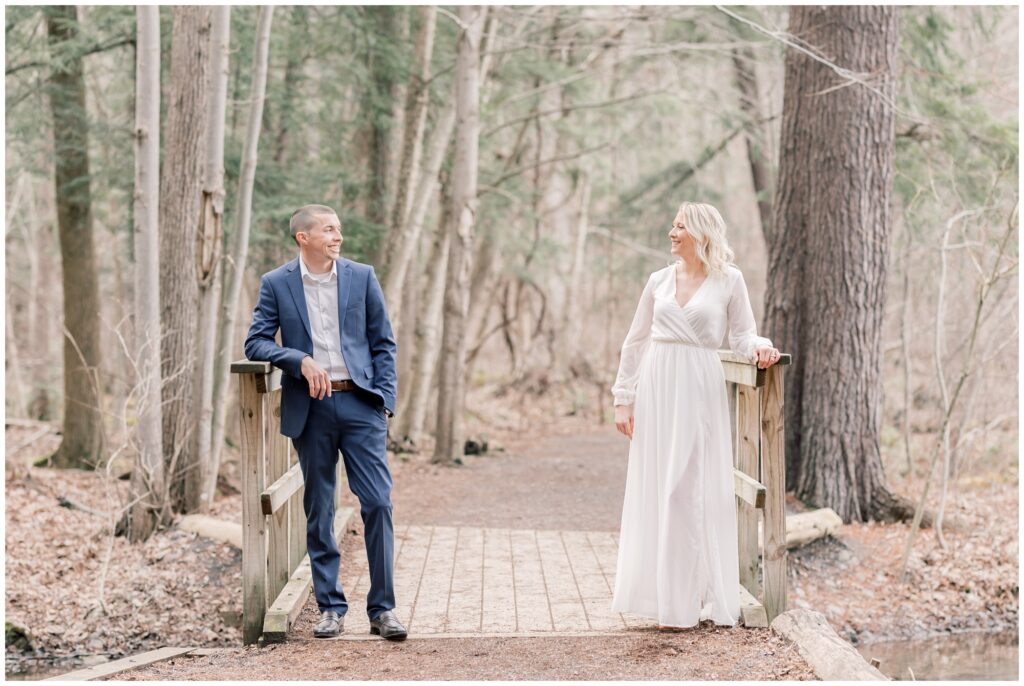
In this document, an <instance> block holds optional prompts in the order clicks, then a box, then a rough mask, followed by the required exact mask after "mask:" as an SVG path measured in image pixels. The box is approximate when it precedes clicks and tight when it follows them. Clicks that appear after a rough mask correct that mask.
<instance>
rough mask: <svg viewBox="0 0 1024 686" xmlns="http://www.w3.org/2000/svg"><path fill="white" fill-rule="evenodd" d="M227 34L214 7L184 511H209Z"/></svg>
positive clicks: (225, 8)
mask: <svg viewBox="0 0 1024 686" xmlns="http://www.w3.org/2000/svg"><path fill="white" fill-rule="evenodd" d="M230 37H231V7H230V6H229V5H217V6H215V7H214V9H213V32H212V33H211V36H210V42H211V46H210V52H211V56H210V73H209V85H208V89H209V92H208V97H209V109H208V117H209V121H208V124H207V126H208V128H207V135H206V163H205V165H204V169H203V195H202V200H201V207H200V210H199V250H198V258H199V292H200V307H199V320H200V322H202V324H201V325H200V327H199V335H200V336H201V338H200V340H199V353H198V357H199V364H197V365H196V371H197V373H198V374H199V414H198V415H197V417H196V427H197V445H196V459H197V462H198V465H199V469H198V470H196V472H195V475H194V476H192V475H190V477H189V478H188V479H186V481H185V501H186V503H187V508H188V511H190V512H192V511H194V510H197V509H198V510H200V511H201V512H209V510H210V505H211V504H212V499H211V497H209V496H208V494H207V493H206V489H205V487H204V486H205V484H206V483H207V482H208V481H209V480H210V474H211V471H212V473H213V479H214V481H216V478H217V473H216V470H215V469H214V465H213V461H212V455H211V452H212V445H211V440H212V434H213V387H214V385H215V377H214V374H215V373H216V369H215V365H214V360H215V358H216V349H217V314H218V310H219V306H220V295H221V275H222V271H223V269H222V263H221V247H222V245H223V242H224V195H225V193H224V115H225V112H226V110H227V99H228V47H229V44H230Z"/></svg>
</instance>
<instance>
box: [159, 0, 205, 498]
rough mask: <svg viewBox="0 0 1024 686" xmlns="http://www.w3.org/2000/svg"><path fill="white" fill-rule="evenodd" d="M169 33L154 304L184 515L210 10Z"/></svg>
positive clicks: (187, 11) (180, 13)
mask: <svg viewBox="0 0 1024 686" xmlns="http://www.w3.org/2000/svg"><path fill="white" fill-rule="evenodd" d="M173 14H174V21H173V27H172V30H171V84H170V89H169V95H170V101H169V102H168V104H167V120H166V124H165V128H164V131H165V133H166V145H165V153H164V166H163V170H162V174H161V178H160V301H161V306H162V310H161V324H162V326H163V336H164V338H163V350H162V351H161V354H162V356H163V365H162V367H163V380H164V387H163V398H164V416H163V436H164V452H165V454H166V458H167V465H168V470H167V476H168V479H169V480H170V488H171V497H172V500H173V503H174V507H175V509H176V510H178V511H188V510H189V509H190V508H189V503H188V502H187V501H186V497H185V495H186V492H197V491H192V490H191V489H187V488H186V485H185V484H186V481H187V480H189V479H198V478H199V465H198V461H197V452H196V444H197V441H196V440H195V435H194V433H193V432H194V431H195V430H196V427H195V418H196V408H197V406H198V403H197V398H198V395H197V393H196V387H195V377H196V375H195V373H194V369H195V366H196V364H197V363H198V360H197V357H196V352H197V347H198V346H197V344H196V331H197V326H198V324H199V317H198V310H199V274H198V269H197V247H198V246H197V222H198V218H199V209H200V198H201V195H202V190H203V174H202V172H203V160H204V159H205V155H204V145H205V144H206V131H207V107H206V104H207V92H208V87H207V74H208V72H209V68H210V30H211V10H210V8H209V7H202V6H177V7H175V8H174V10H173Z"/></svg>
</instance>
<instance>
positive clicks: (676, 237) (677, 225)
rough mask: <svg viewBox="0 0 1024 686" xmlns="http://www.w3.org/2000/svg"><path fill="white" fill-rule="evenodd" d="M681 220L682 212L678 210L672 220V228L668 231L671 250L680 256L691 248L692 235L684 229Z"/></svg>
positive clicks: (684, 226)
mask: <svg viewBox="0 0 1024 686" xmlns="http://www.w3.org/2000/svg"><path fill="white" fill-rule="evenodd" d="M683 222H684V220H683V213H682V212H680V213H679V214H677V215H676V218H675V219H674V220H673V221H672V228H671V229H670V230H669V232H668V238H669V240H670V241H672V249H671V252H672V254H673V255H675V256H676V257H682V256H683V253H685V252H688V251H692V250H693V236H691V235H690V232H689V231H687V230H686V225H685V224H684V223H683Z"/></svg>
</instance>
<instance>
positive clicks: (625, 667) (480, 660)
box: [120, 428, 813, 680]
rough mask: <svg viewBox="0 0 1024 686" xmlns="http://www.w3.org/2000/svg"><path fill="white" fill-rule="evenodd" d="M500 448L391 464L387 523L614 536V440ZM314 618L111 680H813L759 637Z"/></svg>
mask: <svg viewBox="0 0 1024 686" xmlns="http://www.w3.org/2000/svg"><path fill="white" fill-rule="evenodd" d="M505 442H506V443H505V445H506V449H505V450H504V451H502V452H496V453H491V454H489V455H487V456H482V457H467V458H466V464H465V465H464V466H463V467H460V468H454V469H445V468H439V467H435V466H432V465H430V464H429V463H428V462H427V461H426V459H425V458H422V457H417V458H412V459H410V460H408V461H406V462H402V461H396V464H395V468H394V473H395V489H394V493H393V500H394V506H395V510H394V513H395V521H396V526H398V525H401V524H403V523H405V524H415V525H434V526H466V527H470V526H471V527H497V528H508V529H539V530H556V529H557V530H574V531H581V530H588V531H605V532H613V531H616V530H617V529H618V524H619V516H620V512H621V499H622V488H623V486H622V484H623V482H624V478H625V453H626V447H627V444H626V442H625V439H623V438H622V437H621V436H618V435H617V434H615V433H614V432H613V431H612V430H611V429H610V428H604V429H600V430H595V431H593V432H590V433H588V434H586V435H584V436H583V437H578V436H567V435H553V436H546V437H539V438H533V439H530V438H526V439H516V438H509V437H506V438H505ZM350 500H351V499H350ZM361 545H362V540H361V525H360V524H359V523H358V521H353V523H352V525H350V527H349V531H348V532H347V533H346V537H345V541H344V548H343V560H354V559H356V557H357V555H358V552H359V548H360V547H361ZM343 564H344V562H343ZM399 601H400V603H401V599H399ZM352 619H353V620H355V619H356V618H355V617H353V618H352ZM315 620H316V608H315V603H314V602H312V599H311V600H310V601H309V602H307V604H306V607H305V608H304V610H303V614H302V615H301V616H300V618H299V620H298V622H297V624H296V627H295V629H294V632H293V635H294V638H293V640H291V641H289V642H288V643H287V644H284V645H279V646H268V647H265V648H262V649H257V648H255V647H249V648H238V649H225V650H222V651H220V652H218V653H217V654H215V655H211V656H204V657H196V658H183V659H178V660H175V661H173V663H171V662H168V663H160V664H157V665H153V666H151V667H148V668H146V669H142V670H135V671H132V672H129V673H126V674H124V675H122V677H120V678H123V679H282V678H287V679H314V680H316V679H389V680H404V679H445V680H447V679H466V680H474V679H712V680H717V679H730V680H748V679H749V680H760V679H812V678H813V674H812V673H811V671H810V669H809V667H807V665H806V664H805V663H804V662H803V661H802V660H801V659H800V658H799V656H798V655H796V653H795V652H794V651H793V650H792V649H791V648H790V647H788V646H786V645H785V642H784V641H782V640H781V639H779V638H778V637H776V636H774V635H773V634H771V632H769V631H768V630H767V629H746V628H742V627H737V628H731V629H730V628H720V627H715V626H713V625H711V624H710V623H704V624H702V625H700V626H699V627H696V628H694V629H691V630H687V631H682V632H678V633H661V632H658V631H654V630H635V629H634V630H628V631H624V632H622V633H620V634H617V635H593V636H579V637H572V636H550V637H516V638H506V637H470V638H430V639H421V640H415V639H414V638H410V640H408V641H406V642H405V643H400V644H390V643H386V642H384V641H380V640H365V641H364V640H339V641H316V640H313V639H310V638H309V635H310V631H311V628H312V625H313V623H314V622H315ZM581 656H585V658H582V657H581Z"/></svg>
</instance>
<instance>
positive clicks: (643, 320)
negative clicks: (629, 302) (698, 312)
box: [612, 274, 654, 405]
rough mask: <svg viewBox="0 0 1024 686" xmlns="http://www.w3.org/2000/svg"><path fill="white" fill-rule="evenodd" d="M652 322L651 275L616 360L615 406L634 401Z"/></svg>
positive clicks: (652, 296) (652, 279)
mask: <svg viewBox="0 0 1024 686" xmlns="http://www.w3.org/2000/svg"><path fill="white" fill-rule="evenodd" d="M653 321H654V274H651V277H650V278H649V279H647V285H646V286H644V292H643V293H642V294H641V295H640V304H639V305H637V308H636V314H635V315H633V323H632V324H631V325H630V327H629V333H627V334H626V340H625V341H623V343H622V353H621V355H620V356H619V373H618V374H617V375H616V377H615V385H613V386H612V395H613V396H615V402H614V404H615V405H632V404H633V401H634V400H636V384H637V381H638V380H639V379H640V363H641V362H642V361H643V358H644V353H645V352H646V351H647V348H648V346H649V345H650V342H651V323H652V322H653Z"/></svg>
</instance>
